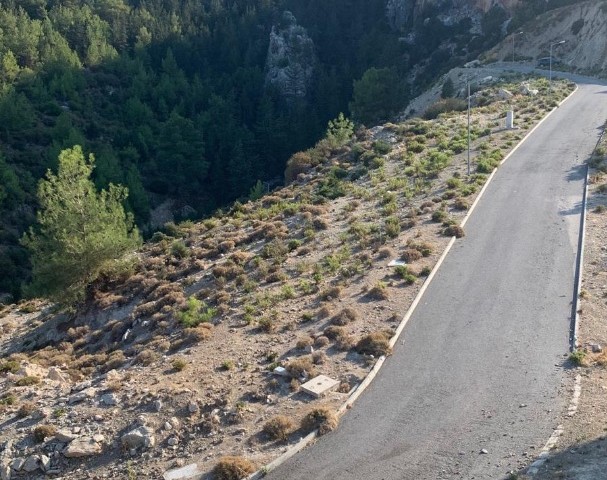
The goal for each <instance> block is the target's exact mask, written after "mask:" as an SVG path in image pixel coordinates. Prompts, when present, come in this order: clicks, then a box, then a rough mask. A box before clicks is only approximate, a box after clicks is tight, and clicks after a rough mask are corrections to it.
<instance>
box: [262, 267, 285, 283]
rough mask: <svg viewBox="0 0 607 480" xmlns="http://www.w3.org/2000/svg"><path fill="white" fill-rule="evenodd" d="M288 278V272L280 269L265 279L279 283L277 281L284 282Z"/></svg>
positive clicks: (268, 281)
mask: <svg viewBox="0 0 607 480" xmlns="http://www.w3.org/2000/svg"><path fill="white" fill-rule="evenodd" d="M287 278H288V277H287V274H286V273H285V272H283V271H282V270H279V271H276V272H272V273H270V274H268V275H267V276H266V278H265V281H266V282H267V283H277V282H284V281H285V280H286V279H287Z"/></svg>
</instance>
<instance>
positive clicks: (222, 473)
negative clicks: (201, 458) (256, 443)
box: [213, 456, 255, 480]
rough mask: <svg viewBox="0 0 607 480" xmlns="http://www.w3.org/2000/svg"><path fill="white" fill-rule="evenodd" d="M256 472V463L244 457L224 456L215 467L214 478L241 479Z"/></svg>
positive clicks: (215, 479)
mask: <svg viewBox="0 0 607 480" xmlns="http://www.w3.org/2000/svg"><path fill="white" fill-rule="evenodd" d="M253 472H255V465H254V464H253V463H252V462H250V461H249V460H247V459H246V458H244V457H236V456H227V457H222V458H221V459H220V460H219V462H218V463H217V465H215V468H213V475H214V477H213V478H214V480H241V479H243V478H246V477H247V476H249V475H250V474H252V473H253Z"/></svg>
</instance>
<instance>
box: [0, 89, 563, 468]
mask: <svg viewBox="0 0 607 480" xmlns="http://www.w3.org/2000/svg"><path fill="white" fill-rule="evenodd" d="M509 82H510V83H506V84H503V85H497V86H491V87H487V88H485V89H484V90H483V91H481V92H479V93H478V96H477V101H478V104H479V106H478V107H476V108H475V109H474V110H473V115H472V141H473V143H472V148H473V150H472V162H473V163H472V175H470V176H469V177H468V176H467V175H466V153H465V150H466V136H467V135H466V134H467V131H466V117H465V115H464V114H462V113H458V112H451V113H444V114H442V115H441V116H440V117H439V119H438V120H430V121H423V120H420V119H414V120H410V121H407V122H403V123H399V124H386V125H383V126H381V127H377V128H374V129H371V130H366V129H361V130H359V131H358V132H356V136H355V138H352V139H347V138H346V139H345V140H346V141H341V140H337V138H339V135H337V137H335V135H333V136H332V135H329V136H328V137H327V138H326V139H325V140H323V141H321V142H319V143H318V144H317V146H316V147H314V148H313V149H311V150H309V151H305V152H301V153H300V154H298V155H297V156H296V157H295V158H296V159H297V162H295V161H294V162H292V163H291V165H290V172H289V175H290V176H291V177H293V178H295V182H294V183H293V184H291V185H289V186H287V187H285V188H282V189H279V190H277V191H275V192H272V193H271V194H270V195H267V196H265V197H263V198H261V199H260V200H258V201H256V202H248V203H245V204H241V203H237V204H235V205H234V206H233V208H232V209H231V211H230V212H228V213H225V214H223V215H221V216H216V217H213V218H210V219H207V220H206V221H204V222H202V223H193V222H186V223H183V224H180V225H171V226H169V227H168V228H167V229H166V230H165V232H164V233H158V234H156V235H155V236H154V237H153V239H152V241H151V242H150V243H148V244H147V245H146V246H145V247H144V248H143V249H142V251H141V252H139V253H138V255H137V259H136V262H135V264H134V267H133V268H134V270H133V271H132V272H131V274H130V275H125V276H123V277H120V278H107V279H103V280H102V281H100V282H99V283H98V284H97V285H95V286H94V288H93V289H92V290H91V298H90V302H89V303H88V304H87V305H86V307H85V308H82V309H81V310H80V311H78V312H77V313H76V314H69V313H68V312H66V313H57V312H56V311H55V310H54V309H53V308H51V307H45V308H42V309H41V308H40V306H39V305H37V304H36V303H34V302H30V303H25V304H22V305H20V306H16V307H7V308H5V309H4V310H3V311H2V315H1V317H0V325H1V326H2V330H1V332H2V336H1V337H0V352H1V353H2V357H3V360H1V361H0V391H2V392H3V393H2V394H1V395H0V421H1V422H3V425H5V428H3V429H2V431H0V442H3V443H2V449H1V451H0V468H3V469H4V470H3V471H4V472H13V471H14V472H19V475H24V477H25V478H32V477H34V476H35V475H36V472H40V471H41V470H45V471H47V472H54V473H55V474H57V475H59V474H61V475H63V476H68V477H69V478H70V479H74V480H76V479H80V478H87V476H89V475H91V474H92V475H96V476H103V475H106V476H107V475H111V476H116V477H119V478H138V479H139V478H141V479H145V478H150V479H157V478H159V477H160V475H161V474H162V472H163V471H165V470H166V469H167V468H172V467H177V466H181V465H184V464H185V463H190V462H193V461H197V462H198V464H199V467H200V469H201V471H202V472H208V471H210V469H211V468H212V467H213V465H214V464H215V463H216V462H217V460H218V458H220V457H221V456H223V455H226V454H232V455H233V454H236V455H244V456H246V457H248V458H249V459H251V460H253V461H254V462H255V464H256V465H258V466H261V465H263V464H265V463H267V462H268V461H269V460H270V459H271V458H273V457H274V456H276V455H277V454H278V453H279V452H280V451H282V450H283V449H284V447H285V446H286V445H289V444H291V443H293V442H295V441H297V440H298V439H299V438H300V437H301V436H302V435H303V434H304V433H305V432H306V431H307V429H309V428H310V427H309V425H308V424H306V422H303V423H302V424H301V425H298V422H299V421H300V420H301V419H302V418H304V415H305V414H306V412H308V411H309V410H310V409H311V408H317V407H318V406H319V405H325V406H328V407H329V408H333V409H335V408H336V407H337V406H338V405H340V404H341V403H342V402H343V401H344V400H345V399H346V398H347V396H348V393H349V392H350V391H351V390H352V389H353V388H355V387H356V386H357V385H358V384H359V383H360V382H361V380H362V379H363V378H364V376H365V375H366V373H367V372H368V371H369V369H370V368H371V366H372V365H373V364H374V362H375V360H376V359H377V357H378V356H380V355H385V354H389V353H390V350H389V348H388V346H387V341H388V339H389V338H390V337H391V336H392V335H393V333H394V329H395V328H396V326H397V325H398V323H399V319H400V316H401V315H402V314H403V312H404V311H406V309H407V308H408V306H409V304H410V302H411V300H412V299H413V298H414V296H415V294H416V292H417V291H418V289H419V288H420V286H421V284H422V283H423V282H424V279H425V277H426V276H427V275H428V273H429V272H430V270H431V268H432V266H433V265H434V264H435V262H436V261H437V259H438V258H439V256H440V255H441V252H442V251H443V249H444V247H445V245H446V244H447V242H448V241H449V239H450V237H451V236H452V235H456V236H459V235H463V234H464V232H463V231H462V230H461V229H460V228H459V227H458V223H459V219H461V218H462V217H463V215H464V214H465V212H466V210H467V209H468V208H469V206H470V205H471V203H472V201H473V200H474V198H475V196H476V194H477V192H478V191H479V189H480V188H481V186H482V184H483V183H484V182H485V180H486V178H487V176H488V174H489V173H490V172H491V171H492V169H493V168H494V167H495V166H496V165H497V164H498V163H499V160H500V159H501V158H503V156H504V155H505V153H506V152H507V151H508V150H509V149H511V148H512V147H513V146H514V145H515V144H516V142H517V141H518V140H519V139H521V138H522V136H523V135H524V134H525V132H526V131H528V130H529V129H530V128H532V126H533V125H534V124H535V123H536V122H537V121H539V120H540V119H541V118H542V117H543V115H545V113H546V112H547V111H549V110H550V109H551V108H552V107H554V106H555V105H556V102H557V101H558V100H559V99H561V98H563V97H564V96H565V95H567V93H568V92H570V91H571V90H572V85H571V84H567V83H565V82H562V83H559V84H558V86H557V87H556V88H555V91H554V92H553V93H551V92H550V90H549V88H548V83H547V82H546V80H544V79H527V80H524V79H522V78H520V77H515V78H511V79H510V80H509ZM504 89H507V90H510V92H512V93H513V95H511V94H510V93H507V92H505V90H504ZM536 89H537V90H538V93H537V94H536V95H534V94H533V92H534V91H535V90H536ZM511 105H514V106H515V107H516V109H517V111H519V112H520V116H519V120H518V121H519V123H518V125H519V127H520V128H519V129H518V130H506V129H504V128H503V125H504V123H503V122H504V112H505V110H506V109H508V108H510V106H511ZM460 106H461V105H460ZM342 128H343V129H344V130H343V131H341V133H343V132H346V134H348V133H349V130H348V129H349V126H348V125H342ZM337 133H340V132H334V134H337ZM346 137H348V135H346ZM392 260H398V261H399V262H397V264H396V266H391V265H390V262H391V261H392ZM276 367H283V368H285V370H286V371H285V372H283V373H284V375H276V374H274V373H273V372H274V371H275V369H276ZM279 372H280V369H279ZM319 373H322V374H325V375H328V376H330V377H332V378H334V379H336V380H337V381H338V383H339V388H338V390H337V391H335V392H332V393H330V394H329V395H328V396H327V397H325V398H324V399H322V400H315V399H313V398H311V397H309V396H308V395H306V394H305V393H303V392H302V391H301V390H300V386H301V385H300V384H301V382H303V381H306V380H308V379H310V378H311V377H314V376H315V375H316V374H319ZM279 416H282V417H281V418H282V420H280V422H282V423H281V425H282V427H281V429H279V430H278V434H277V433H276V430H275V429H274V430H273V429H270V428H269V427H266V424H267V423H268V422H269V421H273V422H274V424H276V423H277V422H278V420H276V419H277V417H279ZM284 417H287V420H284ZM289 419H290V421H289ZM74 458H76V460H74ZM23 462H26V463H25V464H24V463H23ZM83 462H84V464H85V465H86V471H87V472H88V473H85V472H84V471H83V470H82V469H80V465H81V464H82V463H83ZM25 465H27V469H26V466H25ZM28 469H29V470H28ZM26 472H31V473H29V474H28V473H26ZM20 478H21V477H20Z"/></svg>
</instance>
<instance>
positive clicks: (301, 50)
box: [266, 12, 316, 98]
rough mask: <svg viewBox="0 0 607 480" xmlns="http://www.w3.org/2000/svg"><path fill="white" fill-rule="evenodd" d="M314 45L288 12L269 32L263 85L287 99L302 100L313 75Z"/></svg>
mask: <svg viewBox="0 0 607 480" xmlns="http://www.w3.org/2000/svg"><path fill="white" fill-rule="evenodd" d="M315 63H316V57H315V54H314V42H313V41H312V39H311V38H310V37H309V36H308V33H307V31H306V29H305V28H304V27H302V26H301V25H298V24H297V20H296V19H295V17H294V16H293V14H292V13H291V12H285V13H284V14H283V18H282V22H281V24H280V25H279V26H274V27H273V28H272V32H271V33H270V45H269V47H268V58H267V61H266V84H269V85H272V86H274V87H276V88H277V89H278V90H279V91H280V92H281V93H282V95H283V96H285V97H287V98H301V97H305V96H306V93H307V91H308V88H309V86H310V81H311V80H312V75H313V73H314V65H315Z"/></svg>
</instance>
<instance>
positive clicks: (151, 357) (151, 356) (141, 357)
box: [135, 348, 160, 366]
mask: <svg viewBox="0 0 607 480" xmlns="http://www.w3.org/2000/svg"><path fill="white" fill-rule="evenodd" d="M159 358H160V355H158V354H157V353H156V352H154V351H152V350H149V349H147V348H146V349H144V350H142V351H141V352H139V353H138V354H137V356H136V357H135V363H136V364H140V365H146V366H147V365H151V364H152V363H154V362H155V361H156V360H158V359H159Z"/></svg>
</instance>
